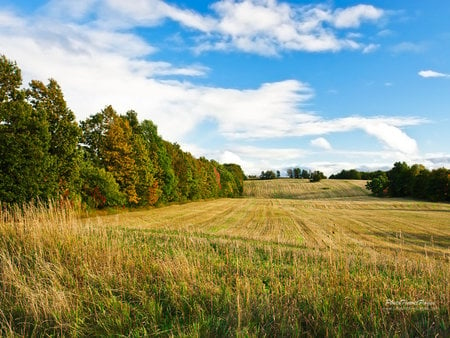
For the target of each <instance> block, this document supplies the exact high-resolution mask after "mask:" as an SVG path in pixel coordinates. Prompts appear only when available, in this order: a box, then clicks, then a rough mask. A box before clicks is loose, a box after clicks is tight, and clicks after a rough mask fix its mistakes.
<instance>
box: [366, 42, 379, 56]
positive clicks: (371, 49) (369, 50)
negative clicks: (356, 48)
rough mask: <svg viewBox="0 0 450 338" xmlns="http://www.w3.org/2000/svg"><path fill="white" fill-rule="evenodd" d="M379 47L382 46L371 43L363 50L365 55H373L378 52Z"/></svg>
mask: <svg viewBox="0 0 450 338" xmlns="http://www.w3.org/2000/svg"><path fill="white" fill-rule="evenodd" d="M379 47H380V45H376V44H374V43H371V44H369V45H367V46H365V47H364V48H363V53H364V54H369V53H372V52H374V51H376V50H377V49H378V48H379Z"/></svg>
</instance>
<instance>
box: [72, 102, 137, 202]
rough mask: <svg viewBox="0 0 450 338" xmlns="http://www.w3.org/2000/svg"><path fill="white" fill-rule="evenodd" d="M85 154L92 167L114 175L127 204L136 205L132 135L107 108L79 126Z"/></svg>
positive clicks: (127, 126)
mask: <svg viewBox="0 0 450 338" xmlns="http://www.w3.org/2000/svg"><path fill="white" fill-rule="evenodd" d="M81 128H82V130H83V142H84V143H85V151H86V153H87V154H88V156H87V157H88V160H90V161H91V162H92V163H93V164H94V165H95V166H97V167H100V168H104V169H105V170H106V171H107V172H110V173H112V174H113V176H114V178H115V180H116V182H117V183H118V184H119V186H120V189H121V191H122V192H123V193H124V194H125V195H126V196H127V201H128V203H129V204H130V205H135V204H137V203H139V196H138V194H137V191H136V185H137V183H138V178H139V176H138V173H137V167H136V162H135V159H134V152H133V139H132V136H133V133H132V129H131V127H130V125H129V123H128V121H127V120H126V119H125V118H123V117H121V116H119V115H118V114H117V112H116V111H115V110H114V109H113V108H112V107H111V106H107V107H106V108H105V109H104V110H102V111H101V112H100V113H98V114H95V115H93V116H91V117H89V118H88V119H86V121H83V122H82V123H81Z"/></svg>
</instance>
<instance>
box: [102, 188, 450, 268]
mask: <svg viewBox="0 0 450 338" xmlns="http://www.w3.org/2000/svg"><path fill="white" fill-rule="evenodd" d="M297 181H299V182H297ZM364 184H365V182H364V181H328V182H321V183H316V184H313V183H309V182H307V181H303V180H288V179H285V180H279V181H249V182H246V188H245V197H244V198H242V199H220V200H211V201H202V202H193V203H188V204H183V205H172V206H168V207H163V208H158V209H153V210H145V211H136V212H131V213H126V214H116V215H110V216H104V217H101V218H99V219H98V220H99V221H100V222H102V223H106V224H108V225H111V226H120V227H128V228H134V229H141V230H149V231H154V232H164V233H171V232H172V233H177V234H179V233H180V232H186V233H187V234H189V235H190V236H196V235H198V236H202V235H205V234H206V235H210V236H215V237H224V238H228V239H236V240H253V241H263V242H268V243H277V244H282V245H290V246H298V247H304V248H309V249H330V248H331V249H333V250H340V251H342V250H344V251H345V250H353V249H361V250H365V251H366V252H368V253H371V254H374V255H378V254H390V253H391V254H395V253H398V252H400V251H402V252H408V253H409V254H411V255H423V254H424V255H437V256H439V257H441V258H442V259H444V258H445V257H447V258H449V257H450V205H449V204H446V203H430V202H420V201H412V200H401V199H379V198H374V197H371V196H369V195H368V193H367V192H366V191H365V190H364ZM271 195H275V196H279V195H282V196H285V198H268V197H270V196H271Z"/></svg>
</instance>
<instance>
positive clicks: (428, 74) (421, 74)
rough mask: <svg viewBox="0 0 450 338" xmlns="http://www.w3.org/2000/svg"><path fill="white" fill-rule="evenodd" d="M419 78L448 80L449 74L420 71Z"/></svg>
mask: <svg viewBox="0 0 450 338" xmlns="http://www.w3.org/2000/svg"><path fill="white" fill-rule="evenodd" d="M418 74H419V76H422V77H424V78H430V77H431V78H432V77H448V78H450V74H445V73H440V72H436V71H434V70H421V71H420V72H419V73H418Z"/></svg>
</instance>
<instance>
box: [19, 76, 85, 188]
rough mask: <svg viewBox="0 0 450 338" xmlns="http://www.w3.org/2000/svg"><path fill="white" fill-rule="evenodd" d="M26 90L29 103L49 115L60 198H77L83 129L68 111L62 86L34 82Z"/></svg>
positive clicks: (51, 153)
mask: <svg viewBox="0 0 450 338" xmlns="http://www.w3.org/2000/svg"><path fill="white" fill-rule="evenodd" d="M30 87H31V88H30V89H29V90H27V96H28V100H29V101H30V103H31V104H32V106H33V107H34V109H36V110H37V111H39V113H40V114H43V115H45V116H46V118H47V121H48V129H49V132H50V145H49V149H48V152H49V153H50V155H51V156H53V157H54V158H55V168H54V169H53V170H54V171H55V172H56V173H57V176H58V177H57V180H58V188H59V189H58V190H59V195H60V196H64V197H68V196H69V195H71V196H75V195H76V193H77V188H76V186H75V182H76V181H77V179H78V173H79V166H80V163H79V159H80V156H79V152H78V143H79V140H80V136H81V129H80V127H79V126H78V123H77V122H76V120H75V114H74V113H73V112H72V111H71V110H70V109H69V108H67V104H66V101H65V100H64V96H63V93H62V90H61V87H60V86H59V84H58V83H57V82H56V81H55V80H53V79H51V80H50V81H49V83H48V85H47V86H45V85H44V84H43V83H42V82H40V81H36V80H33V81H31V83H30Z"/></svg>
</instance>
